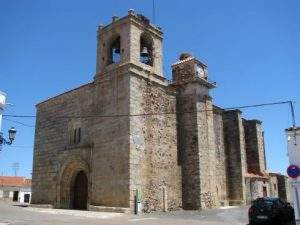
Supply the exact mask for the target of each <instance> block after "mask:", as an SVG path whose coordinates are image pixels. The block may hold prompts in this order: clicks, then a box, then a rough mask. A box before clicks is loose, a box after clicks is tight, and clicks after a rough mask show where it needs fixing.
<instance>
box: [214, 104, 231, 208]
mask: <svg viewBox="0 0 300 225" xmlns="http://www.w3.org/2000/svg"><path fill="white" fill-rule="evenodd" d="M222 114H223V110H221V109H219V108H216V107H214V133H215V146H216V148H215V151H216V152H215V155H216V187H217V197H218V200H219V201H220V203H221V205H227V204H228V193H227V191H228V190H227V179H228V178H227V176H226V169H227V164H226V154H225V146H224V128H223V118H222Z"/></svg>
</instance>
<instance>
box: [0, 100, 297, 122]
mask: <svg viewBox="0 0 300 225" xmlns="http://www.w3.org/2000/svg"><path fill="white" fill-rule="evenodd" d="M291 102H292V101H278V102H271V103H262V104H254V105H244V106H236V107H227V108H220V109H221V110H223V111H228V110H238V109H246V108H258V107H265V106H272V105H282V104H289V103H291ZM208 111H214V109H205V110H196V111H195V110H193V111H177V112H172V111H170V112H153V113H137V114H118V115H96V114H95V115H78V116H76V115H74V116H55V117H54V118H67V119H70V118H93V117H95V118H114V117H128V116H129V117H136V116H155V115H174V114H185V113H196V112H208ZM7 117H8V118H36V116H35V115H18V114H4V115H3V119H6V118H7ZM52 118H53V117H52Z"/></svg>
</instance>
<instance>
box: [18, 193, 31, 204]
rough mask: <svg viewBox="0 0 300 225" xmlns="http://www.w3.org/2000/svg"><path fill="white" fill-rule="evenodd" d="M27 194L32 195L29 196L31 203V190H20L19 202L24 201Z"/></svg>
mask: <svg viewBox="0 0 300 225" xmlns="http://www.w3.org/2000/svg"><path fill="white" fill-rule="evenodd" d="M25 194H29V195H30V198H29V203H30V201H31V192H29V191H20V192H19V202H21V203H24V197H25Z"/></svg>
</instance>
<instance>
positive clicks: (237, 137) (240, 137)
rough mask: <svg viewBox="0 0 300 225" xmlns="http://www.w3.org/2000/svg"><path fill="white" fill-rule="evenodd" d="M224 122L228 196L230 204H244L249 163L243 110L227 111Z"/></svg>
mask: <svg viewBox="0 0 300 225" xmlns="http://www.w3.org/2000/svg"><path fill="white" fill-rule="evenodd" d="M223 122H224V134H225V135H224V137H225V149H226V155H227V178H228V183H227V184H228V198H229V201H230V204H244V203H245V199H246V189H245V173H246V171H247V165H246V151H245V137H244V128H243V124H242V118H241V112H240V111H239V110H230V111H225V112H224V114H223Z"/></svg>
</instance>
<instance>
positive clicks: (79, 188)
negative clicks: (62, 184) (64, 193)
mask: <svg viewBox="0 0 300 225" xmlns="http://www.w3.org/2000/svg"><path fill="white" fill-rule="evenodd" d="M72 189H73V191H72V192H71V194H72V195H73V196H71V199H72V197H73V209H87V198H88V179H87V176H86V174H85V172H84V171H79V172H78V173H77V174H76V176H75V180H74V183H73V188H72Z"/></svg>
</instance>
